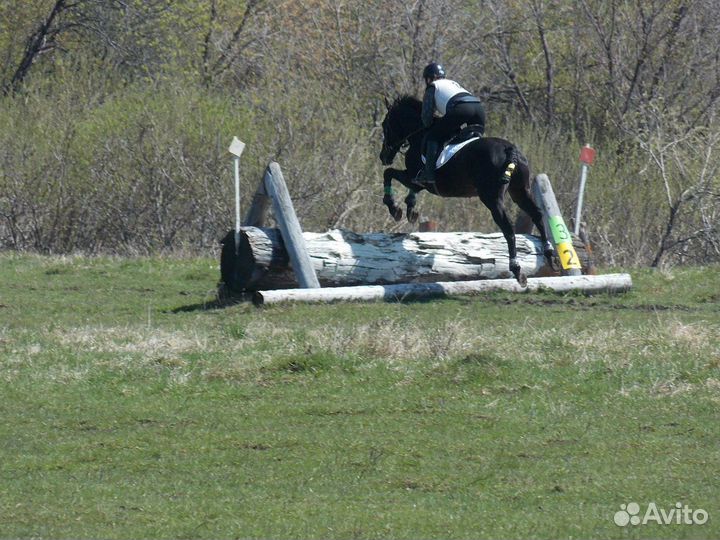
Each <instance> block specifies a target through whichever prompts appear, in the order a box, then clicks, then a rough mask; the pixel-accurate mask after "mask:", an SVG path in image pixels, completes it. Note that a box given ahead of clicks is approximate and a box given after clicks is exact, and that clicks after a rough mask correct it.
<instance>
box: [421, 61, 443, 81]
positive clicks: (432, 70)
mask: <svg viewBox="0 0 720 540" xmlns="http://www.w3.org/2000/svg"><path fill="white" fill-rule="evenodd" d="M444 77H445V70H444V69H443V67H442V66H441V65H440V64H438V63H437V62H431V63H430V64H428V65H427V66H425V69H424V70H423V79H442V78H444Z"/></svg>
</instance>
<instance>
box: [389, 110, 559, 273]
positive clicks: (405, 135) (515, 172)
mask: <svg viewBox="0 0 720 540" xmlns="http://www.w3.org/2000/svg"><path fill="white" fill-rule="evenodd" d="M387 106H388V112H387V114H386V115H385V119H384V120H383V123H382V128H383V147H382V150H381V151H380V161H382V163H383V165H390V164H392V162H393V160H394V159H395V156H396V155H397V153H398V152H399V151H400V150H401V149H402V148H403V147H407V151H406V152H405V170H400V169H393V168H387V169H385V171H384V173H383V178H384V184H385V196H384V198H383V203H384V204H385V205H386V206H387V207H388V210H389V211H390V214H391V215H392V216H393V218H394V219H395V221H400V219H402V209H401V208H400V207H399V206H398V205H397V204H396V203H395V199H394V197H393V194H392V180H393V178H394V179H395V180H397V181H399V182H400V183H401V184H403V185H404V186H405V187H407V188H408V189H409V190H410V193H409V194H408V196H407V197H406V198H405V203H406V204H407V217H408V220H409V221H410V222H414V221H416V220H417V218H418V212H417V210H415V205H416V200H417V199H416V194H417V193H418V192H419V191H422V190H423V189H427V190H428V191H430V192H431V193H434V194H435V195H439V196H441V197H475V196H478V197H480V200H481V201H482V202H483V204H484V205H485V206H487V207H488V209H489V210H490V212H492V217H493V220H494V221H495V223H497V225H498V226H499V227H500V230H502V232H503V235H504V236H505V240H506V241H507V245H508V255H509V258H510V271H511V272H512V274H513V275H514V276H515V279H517V280H518V282H519V283H520V284H521V285H523V286H525V284H526V283H527V278H526V277H525V274H524V273H523V271H522V269H521V268H520V264H519V263H518V261H517V250H516V247H515V231H514V230H513V226H512V224H511V223H510V219H509V217H508V215H507V212H506V211H505V206H504V198H505V192H509V193H510V197H511V198H512V200H513V201H515V203H516V204H517V205H518V206H519V207H520V208H521V209H522V210H524V211H525V212H526V213H527V214H528V215H529V216H530V218H531V219H532V221H533V223H534V224H535V226H536V227H537V228H538V230H539V231H540V238H541V241H542V244H543V250H544V255H545V258H546V259H547V261H548V263H549V264H550V265H552V256H553V249H552V245H551V244H550V242H548V239H547V235H546V233H545V227H544V226H543V220H542V215H541V213H540V209H539V208H538V207H537V205H536V204H535V201H533V199H532V197H531V196H530V168H529V166H528V161H527V159H526V158H525V156H523V155H522V154H521V153H520V150H518V148H517V147H516V146H515V145H514V144H512V143H511V142H509V141H506V140H504V139H498V138H495V137H481V138H480V139H478V140H475V141H473V142H471V143H469V144H467V145H466V146H465V147H463V148H462V149H461V150H460V151H459V152H458V153H457V154H456V155H455V156H454V157H453V158H452V159H451V160H450V161H448V162H447V163H446V164H445V165H443V166H442V167H441V168H439V169H438V170H437V173H436V183H435V185H434V186H432V187H428V186H426V185H423V184H422V183H420V182H419V181H418V180H417V179H416V178H417V175H418V172H419V171H420V170H421V169H422V167H423V164H422V161H421V159H420V154H421V146H422V140H423V136H424V134H425V131H426V130H425V128H424V127H423V125H422V121H421V119H420V113H421V111H422V103H421V102H420V100H418V99H417V98H414V97H412V96H403V97H400V98H398V99H396V100H395V102H394V103H392V104H390V103H387Z"/></svg>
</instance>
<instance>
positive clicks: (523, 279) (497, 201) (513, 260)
mask: <svg viewBox="0 0 720 540" xmlns="http://www.w3.org/2000/svg"><path fill="white" fill-rule="evenodd" d="M504 195H505V186H502V187H500V188H499V189H498V192H497V193H495V194H493V195H491V194H489V193H484V192H482V191H481V192H480V200H481V201H482V202H483V204H484V205H485V206H487V207H488V209H489V210H490V212H491V213H492V217H493V221H495V223H496V224H497V225H498V227H500V230H501V231H502V233H503V236H504V237H505V241H506V242H507V246H508V256H509V258H510V265H509V267H510V272H512V274H513V276H515V279H517V281H518V283H519V284H520V285H521V286H522V287H525V286H526V285H527V276H525V273H524V272H523V271H522V268H521V267H520V263H519V262H518V260H517V248H516V246H515V231H514V230H513V226H512V223H510V218H509V217H508V215H507V211H506V210H505V206H504V204H503V199H504Z"/></svg>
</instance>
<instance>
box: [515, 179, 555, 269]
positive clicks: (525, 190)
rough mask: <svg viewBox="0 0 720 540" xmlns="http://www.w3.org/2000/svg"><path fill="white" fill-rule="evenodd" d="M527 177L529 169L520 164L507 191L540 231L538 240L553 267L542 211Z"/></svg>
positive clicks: (551, 251)
mask: <svg viewBox="0 0 720 540" xmlns="http://www.w3.org/2000/svg"><path fill="white" fill-rule="evenodd" d="M529 179H530V171H529V170H528V168H527V167H523V166H521V167H520V168H519V169H518V170H517V171H515V175H513V178H512V181H511V182H510V187H509V188H508V192H509V193H510V197H511V198H512V200H513V201H515V204H517V205H518V206H519V207H520V209H521V210H522V211H523V212H525V213H526V214H527V215H528V216H530V219H532V222H533V223H534V224H535V226H536V227H537V230H538V231H540V240H541V242H542V245H543V255H544V256H545V260H546V261H547V262H548V264H549V265H550V268H554V264H553V247H552V244H551V243H550V241H549V240H548V236H547V232H546V231H545V225H544V224H543V218H542V212H540V208H538V205H537V204H536V203H535V201H534V200H533V198H532V195H530V181H529Z"/></svg>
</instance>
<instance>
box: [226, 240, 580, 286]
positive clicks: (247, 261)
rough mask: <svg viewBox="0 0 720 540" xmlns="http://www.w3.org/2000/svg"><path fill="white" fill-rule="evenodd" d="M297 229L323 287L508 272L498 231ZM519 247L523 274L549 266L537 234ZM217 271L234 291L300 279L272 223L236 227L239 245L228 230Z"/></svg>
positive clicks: (494, 276)
mask: <svg viewBox="0 0 720 540" xmlns="http://www.w3.org/2000/svg"><path fill="white" fill-rule="evenodd" d="M302 236H303V239H304V241H305V244H306V247H307V252H308V254H309V256H310V260H311V262H312V265H313V267H314V269H315V273H316V275H317V277H318V280H319V282H320V284H321V286H322V287H347V286H355V285H388V284H395V283H431V282H438V281H470V280H477V279H501V278H508V277H511V275H510V272H509V270H508V255H507V244H506V242H505V238H504V237H503V235H502V234H501V233H492V234H482V233H474V232H450V233H438V232H422V233H419V232H418V233H409V234H383V233H368V234H357V233H354V232H351V231H346V230H331V231H328V232H324V233H311V232H304V233H302ZM517 251H518V260H519V262H520V264H521V266H522V268H523V271H524V272H525V273H526V274H527V275H528V276H538V275H548V274H552V271H551V270H550V268H549V267H547V266H546V262H545V259H544V257H543V254H542V245H541V243H540V239H539V238H537V237H535V236H532V235H527V234H521V235H517ZM581 258H582V256H581ZM220 271H221V276H222V280H223V282H224V283H225V285H226V287H227V288H229V289H230V290H231V291H233V292H242V291H257V290H265V289H290V288H296V287H298V282H297V279H296V277H295V275H294V273H293V271H292V267H291V265H290V262H289V259H288V254H287V251H286V249H285V245H284V242H283V239H282V236H281V234H280V233H279V231H278V230H277V229H269V228H261V227H243V228H241V234H240V246H239V250H238V252H237V253H235V244H234V240H233V235H232V234H230V233H229V234H228V236H226V237H225V239H224V240H223V249H222V254H221V261H220Z"/></svg>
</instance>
